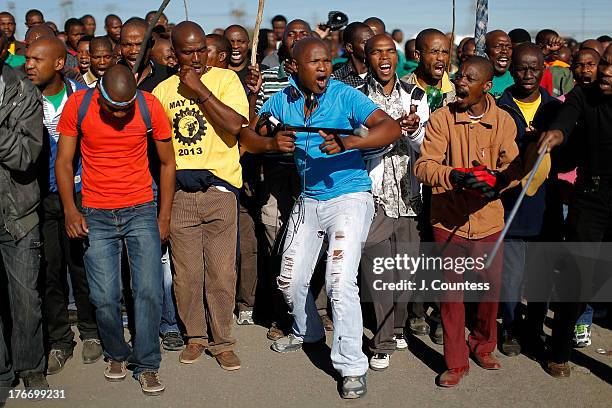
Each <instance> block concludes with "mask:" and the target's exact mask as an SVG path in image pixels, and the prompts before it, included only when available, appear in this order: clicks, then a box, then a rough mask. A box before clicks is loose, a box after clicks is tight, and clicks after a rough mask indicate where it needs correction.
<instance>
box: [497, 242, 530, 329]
mask: <svg viewBox="0 0 612 408" xmlns="http://www.w3.org/2000/svg"><path fill="white" fill-rule="evenodd" d="M527 245H528V241H526V240H524V239H521V238H506V239H505V240H504V269H503V272H502V289H501V290H502V294H501V296H502V299H505V300H506V301H505V302H501V303H500V305H499V307H500V309H501V316H502V323H503V327H504V329H507V330H513V329H514V328H515V327H514V323H515V322H514V320H515V312H516V306H517V305H518V303H519V299H520V298H521V287H522V284H523V275H524V272H525V259H526V256H527Z"/></svg>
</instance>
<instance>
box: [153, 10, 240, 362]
mask: <svg viewBox="0 0 612 408" xmlns="http://www.w3.org/2000/svg"><path fill="white" fill-rule="evenodd" d="M172 46H173V48H174V50H175V52H176V56H177V59H178V62H179V67H180V68H179V73H178V74H177V75H175V76H172V77H170V78H168V79H167V80H165V81H164V82H162V83H160V84H159V85H158V86H157V87H156V88H155V89H154V90H153V95H155V96H156V97H157V98H158V99H159V100H160V102H161V103H162V106H163V107H164V110H165V111H166V115H167V116H168V120H169V121H170V123H171V125H172V128H173V140H172V142H173V145H174V152H175V156H176V166H177V167H176V187H177V192H176V194H175V196H174V203H173V210H172V219H171V224H170V243H171V246H172V260H173V262H174V266H175V271H176V275H175V277H174V292H175V295H176V301H177V306H178V312H179V315H180V317H181V320H182V321H183V323H184V324H185V329H186V337H187V347H186V348H185V349H184V350H183V352H182V353H181V356H180V361H181V363H185V364H190V363H193V362H194V361H196V360H197V359H198V358H199V357H200V355H201V354H202V352H203V351H204V350H205V349H208V350H209V351H210V352H211V354H212V355H213V356H214V357H215V358H216V360H217V362H218V363H219V365H220V366H221V367H222V368H224V369H226V370H237V369H239V368H240V360H239V359H238V357H237V356H236V354H235V353H234V344H235V340H234V339H233V338H232V336H231V328H232V324H233V310H234V305H235V296H236V251H235V248H236V240H237V219H238V201H237V194H238V190H239V189H240V187H241V186H242V173H241V168H240V161H239V160H240V153H239V151H238V139H237V136H238V134H239V132H240V130H241V129H242V127H243V126H246V125H247V124H248V116H249V104H248V101H247V98H246V94H245V93H244V89H243V87H242V84H241V83H240V80H239V79H238V76H237V75H236V74H235V73H234V72H233V71H229V70H224V69H219V68H213V67H207V65H206V63H207V59H208V50H207V48H206V35H205V34H204V30H202V28H201V27H200V26H199V25H197V24H196V23H193V22H189V21H185V22H182V23H180V24H179V25H177V26H176V27H175V28H174V30H172ZM204 297H205V299H204ZM208 333H210V336H209V334H208Z"/></svg>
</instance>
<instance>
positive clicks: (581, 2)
mask: <svg viewBox="0 0 612 408" xmlns="http://www.w3.org/2000/svg"><path fill="white" fill-rule="evenodd" d="M62 1H66V0H12V1H7V0H0V5H1V7H2V9H5V10H6V9H7V8H8V5H9V4H10V3H11V2H12V3H13V4H14V6H15V10H14V12H15V15H16V19H17V37H18V38H23V35H24V33H25V28H26V27H25V25H24V16H25V13H26V11H27V10H28V9H30V8H37V9H40V10H41V11H42V12H43V14H44V15H45V18H46V19H47V20H52V21H54V22H56V23H58V25H59V24H63V18H62V17H64V16H63V14H62V9H61V7H60V6H59V4H60V2H62ZM186 1H187V8H188V11H189V18H190V20H194V21H196V22H198V23H200V24H201V25H202V26H203V27H204V30H205V31H207V32H209V31H212V29H214V28H216V27H226V26H228V25H229V24H232V23H242V24H244V25H247V26H253V25H254V22H255V15H256V13H257V3H258V2H257V0H216V1H208V0H186ZM160 3H161V0H155V1H151V0H74V1H73V5H72V13H73V15H74V16H76V17H80V16H82V15H83V14H93V15H94V17H96V20H97V21H98V30H97V34H103V27H102V26H103V24H104V22H103V19H104V16H105V15H106V14H108V13H115V14H117V15H119V16H120V17H121V18H122V19H124V20H125V19H126V18H129V17H132V16H135V15H138V16H143V17H144V14H145V13H146V12H147V11H149V10H153V9H157V8H158V7H159V4H160ZM456 3H457V12H456V15H457V18H456V32H457V34H458V35H460V36H462V35H473V32H474V19H475V12H474V5H475V3H476V1H475V0H456ZM332 4H333V6H330V5H332ZM232 9H236V10H240V11H243V12H244V13H246V14H245V16H244V17H243V19H242V21H240V20H238V19H237V18H236V17H234V16H231V15H230V10H232ZM331 9H334V10H340V11H343V12H345V13H346V14H348V16H349V19H350V20H351V21H353V20H363V19H365V18H367V17H370V16H377V17H380V18H382V19H383V20H384V21H385V23H386V24H387V30H389V31H390V30H392V29H394V28H400V29H402V30H403V31H404V33H405V36H406V37H407V38H409V37H412V36H414V34H415V33H417V32H418V31H420V30H421V29H423V28H428V27H435V28H438V29H441V30H443V31H450V29H451V24H452V0H417V1H414V0H386V1H381V0H266V9H265V14H264V23H263V25H262V27H264V28H266V27H269V26H270V19H271V18H272V17H273V16H274V15H275V14H284V15H285V16H286V17H287V18H288V19H289V20H291V19H293V18H298V17H300V18H303V19H305V20H306V21H309V22H311V23H315V22H318V21H323V20H326V19H327V13H328V12H329V11H330V10H331ZM166 15H167V16H168V18H169V19H170V21H172V22H178V21H181V20H184V19H185V11H184V7H183V0H171V2H170V4H169V6H168V8H167V9H166ZM516 27H522V28H525V29H527V30H529V31H532V32H535V31H538V30H539V29H542V28H553V29H556V30H557V31H559V32H560V33H561V34H562V35H570V36H574V37H576V38H577V39H579V40H580V39H583V38H593V37H598V36H600V35H602V34H610V35H612V0H575V1H570V0H556V1H555V0H489V29H503V30H506V31H508V30H510V29H512V28H516Z"/></svg>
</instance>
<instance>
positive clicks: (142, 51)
mask: <svg viewBox="0 0 612 408" xmlns="http://www.w3.org/2000/svg"><path fill="white" fill-rule="evenodd" d="M168 3H170V0H164V1H162V4H161V5H160V6H159V9H158V10H157V13H155V16H153V20H151V23H150V24H149V27H148V28H147V32H146V33H145V36H144V40H143V41H142V45H141V46H140V51H139V52H138V57H136V63H135V64H134V67H133V68H132V73H133V74H135V73H137V72H138V69H139V68H140V64H141V63H142V59H143V58H144V54H145V51H146V49H147V43H148V42H149V38H151V34H152V33H153V28H155V26H156V25H157V22H158V21H159V18H160V17H161V15H162V13H163V12H164V10H165V9H166V6H167V5H168Z"/></svg>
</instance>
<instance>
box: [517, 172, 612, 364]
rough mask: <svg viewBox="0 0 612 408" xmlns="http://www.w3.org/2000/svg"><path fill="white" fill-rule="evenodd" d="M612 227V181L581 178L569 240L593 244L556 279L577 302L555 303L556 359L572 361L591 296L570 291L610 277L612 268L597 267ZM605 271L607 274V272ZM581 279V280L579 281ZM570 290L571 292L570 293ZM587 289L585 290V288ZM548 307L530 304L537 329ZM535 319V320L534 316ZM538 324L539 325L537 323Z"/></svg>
mask: <svg viewBox="0 0 612 408" xmlns="http://www.w3.org/2000/svg"><path fill="white" fill-rule="evenodd" d="M611 231H612V181H610V180H607V181H603V180H602V181H601V183H598V184H597V185H594V184H593V183H592V182H591V181H584V182H583V181H580V180H579V181H578V182H577V183H576V186H575V190H574V196H573V197H572V200H571V202H570V206H569V214H568V217H567V239H566V240H567V242H568V243H570V244H571V243H572V242H588V243H592V245H588V246H585V247H582V246H581V248H582V249H585V250H587V251H588V252H589V253H582V254H581V259H580V261H579V263H577V262H569V263H566V265H565V267H562V268H561V270H560V274H562V275H563V276H562V277H561V278H560V279H558V280H557V281H558V282H560V283H561V285H562V286H565V287H561V288H557V290H560V291H561V292H563V293H564V294H565V296H567V298H573V299H576V300H581V301H575V302H562V303H557V304H555V305H554V306H553V309H554V310H555V317H554V320H553V327H552V337H551V339H550V340H551V341H550V351H551V354H550V359H551V360H552V361H554V362H556V363H564V362H567V361H569V359H570V356H571V352H572V336H573V334H574V326H575V325H576V321H577V320H578V318H579V317H580V315H582V313H583V312H584V310H585V308H586V302H587V300H588V299H584V298H583V296H584V295H583V294H581V293H571V291H576V290H579V288H585V287H587V286H588V287H589V289H592V288H599V287H602V286H603V285H604V284H605V282H606V280H607V279H608V277H609V272H607V271H604V270H598V269H600V268H597V264H598V261H597V260H598V258H600V257H601V256H600V249H601V245H600V243H601V242H602V241H604V240H605V239H606V238H607V237H609V236H610V232H611ZM606 274H608V275H607V276H606ZM577 282H580V284H577ZM568 291H570V293H568ZM583 293H584V292H583ZM591 293H593V291H592V290H591ZM545 313H546V309H545V307H544V306H542V305H539V306H538V305H537V304H536V305H531V306H530V307H529V310H528V316H529V317H528V319H529V320H530V321H531V323H530V324H531V325H532V326H533V328H536V325H537V330H538V331H537V332H536V333H539V332H540V331H541V328H542V326H541V323H540V321H543V319H544V315H545ZM532 319H533V320H532ZM538 324H539V325H538Z"/></svg>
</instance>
